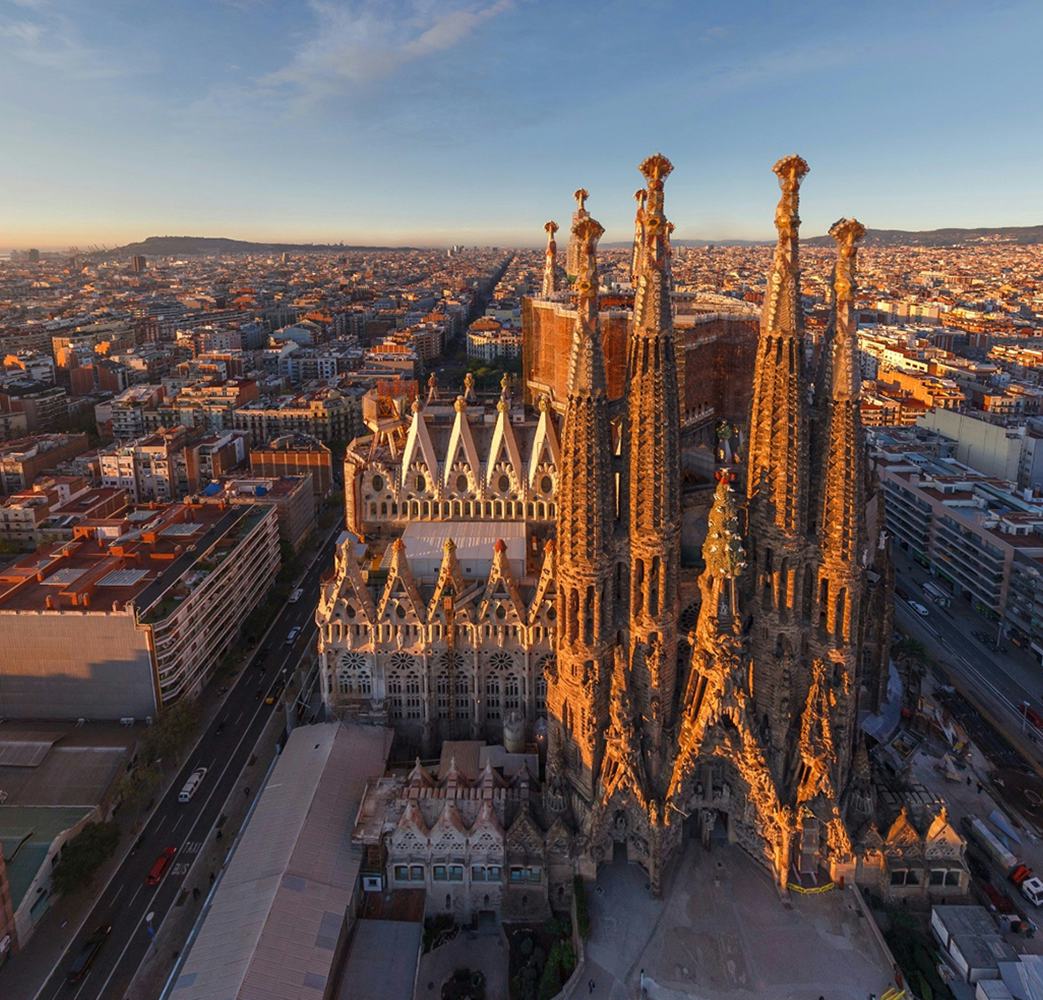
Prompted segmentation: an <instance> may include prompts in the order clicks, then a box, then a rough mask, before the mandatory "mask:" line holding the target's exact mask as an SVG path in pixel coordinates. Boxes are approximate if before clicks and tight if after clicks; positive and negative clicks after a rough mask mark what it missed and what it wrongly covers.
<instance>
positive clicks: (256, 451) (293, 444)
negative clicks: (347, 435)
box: [250, 433, 333, 501]
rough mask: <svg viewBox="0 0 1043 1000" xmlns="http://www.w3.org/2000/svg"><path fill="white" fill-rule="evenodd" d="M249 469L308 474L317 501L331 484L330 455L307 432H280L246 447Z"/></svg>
mask: <svg viewBox="0 0 1043 1000" xmlns="http://www.w3.org/2000/svg"><path fill="white" fill-rule="evenodd" d="M250 472H251V474H253V475H255V476H310V477H311V488H312V492H313V493H314V494H315V498H316V501H318V499H319V498H321V497H325V496H327V495H328V494H329V492H330V490H331V489H332V488H333V455H332V453H331V452H330V449H329V448H328V447H327V446H326V445H325V444H323V443H322V442H321V441H319V440H318V439H317V438H314V437H311V436H310V435H308V434H300V433H290V434H280V435H278V436H277V437H273V438H272V439H271V440H269V441H268V442H267V443H266V444H263V445H259V446H257V447H254V448H251V449H250Z"/></svg>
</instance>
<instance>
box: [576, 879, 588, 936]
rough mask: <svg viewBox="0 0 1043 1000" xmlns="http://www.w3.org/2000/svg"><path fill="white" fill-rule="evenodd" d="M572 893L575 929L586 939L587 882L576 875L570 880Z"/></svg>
mask: <svg viewBox="0 0 1043 1000" xmlns="http://www.w3.org/2000/svg"><path fill="white" fill-rule="evenodd" d="M572 895H573V896H574V897H575V900H576V930H578V931H579V936H580V937H581V938H582V939H583V940H584V941H586V940H587V938H588V937H589V936H590V906H589V904H588V903H587V884H586V882H584V881H583V879H582V878H580V877H579V876H578V875H577V876H576V877H575V878H574V879H573V880H572Z"/></svg>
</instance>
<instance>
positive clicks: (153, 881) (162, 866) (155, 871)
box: [145, 847, 177, 885]
mask: <svg viewBox="0 0 1043 1000" xmlns="http://www.w3.org/2000/svg"><path fill="white" fill-rule="evenodd" d="M175 854H177V848H176V847H164V848H163V853H162V854H160V856H159V857H158V858H156V860H155V861H153V862H152V867H151V868H150V869H149V870H148V875H146V876H145V885H159V883H160V882H162V881H163V876H164V875H166V873H167V869H168V868H169V867H170V862H171V861H173V860H174V855H175Z"/></svg>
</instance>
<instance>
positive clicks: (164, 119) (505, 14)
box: [0, 0, 1043, 249]
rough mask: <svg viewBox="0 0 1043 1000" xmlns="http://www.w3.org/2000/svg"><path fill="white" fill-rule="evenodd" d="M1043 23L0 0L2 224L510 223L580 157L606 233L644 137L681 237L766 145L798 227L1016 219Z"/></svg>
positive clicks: (331, 230) (1033, 167) (463, 238)
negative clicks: (798, 176)
mask: <svg viewBox="0 0 1043 1000" xmlns="http://www.w3.org/2000/svg"><path fill="white" fill-rule="evenodd" d="M885 27H886V30H885ZM1041 32H1043V8H1041V7H1040V5H1039V4H1037V3H1032V2H1029V0H993V2H988V3H981V2H961V0H952V2H943V0H930V2H926V3H923V4H908V3H897V2H882V3H881V4H878V5H873V6H871V7H870V6H867V7H866V8H865V9H861V8H855V9H852V8H849V7H844V6H842V5H836V4H829V3H825V2H821V0H818V2H813V3H809V4H806V5H801V6H799V7H795V6H793V5H784V6H779V5H776V4H773V3H769V2H762V3H754V4H751V5H748V6H744V7H743V8H742V9H741V10H740V9H733V8H731V7H724V6H721V5H719V4H712V3H702V4H699V5H694V4H688V3H682V2H680V0H650V2H648V3H642V4H634V3H627V2H624V0H603V2H598V3H593V2H592V0H585V2H577V3H574V4H553V3H550V2H549V0H439V2H437V3H432V2H431V0H380V2H377V0H285V2H279V3H276V2H274V0H214V2H213V3H210V4H206V5H197V6H196V7H194V8H193V10H192V11H191V13H190V14H188V13H186V11H185V10H184V8H183V6H182V7H177V8H175V7H171V6H170V5H166V4H162V3H158V2H149V0H142V2H140V3H137V4H135V5H133V6H131V5H128V4H127V3H126V2H125V0H98V2H97V3H94V4H91V5H82V4H77V3H75V2H73V0H0V107H2V108H3V110H4V112H5V114H4V119H5V122H6V123H7V136H6V138H7V140H8V142H7V143H6V144H5V155H4V157H3V158H2V160H0V243H3V244H5V245H8V246H10V247H11V248H16V249H27V248H30V247H38V248H40V249H45V248H65V247H68V246H79V247H84V246H89V245H91V244H103V245H107V246H113V245H124V244H126V243H129V242H134V241H137V240H140V239H143V238H144V237H145V236H148V235H158V234H162V233H188V234H191V235H202V236H208V235H212V236H224V237H229V238H235V239H243V240H254V241H268V240H278V241H281V242H295V243H299V242H322V243H326V242H341V241H343V242H354V243H371V244H382V245H393V244H412V245H424V246H444V245H447V244H451V243H457V242H459V243H465V244H468V245H471V244H482V245H503V246H508V245H510V246H533V245H539V244H540V242H541V241H542V236H543V230H542V227H543V223H544V222H545V221H546V220H547V219H549V218H553V219H556V220H557V221H558V222H559V224H561V225H562V226H563V227H564V226H567V223H568V219H569V216H570V214H571V212H572V208H573V203H572V199H571V193H572V191H573V190H574V189H575V188H576V187H579V186H583V187H586V188H587V189H588V190H589V191H590V193H591V196H590V201H589V203H588V206H589V208H590V210H591V212H592V213H593V214H594V215H595V216H596V217H597V218H598V219H599V220H600V221H601V222H602V224H603V225H604V226H605V227H606V230H607V234H606V240H608V241H612V240H626V239H627V238H628V237H629V235H630V232H631V231H632V218H633V207H634V205H633V200H632V193H633V191H634V189H635V187H637V186H638V185H639V184H640V181H641V178H640V175H639V174H638V172H637V164H638V163H639V162H640V161H641V160H642V159H643V158H644V157H645V156H647V155H648V154H649V153H652V152H655V151H661V152H663V153H665V154H666V155H667V156H669V157H670V158H671V160H672V161H673V163H674V166H675V171H674V174H673V176H672V177H671V178H670V181H669V184H668V194H667V212H668V214H669V216H670V217H671V219H672V220H673V221H675V223H676V225H677V230H676V237H677V238H678V239H714V240H724V239H754V240H760V239H770V238H771V236H772V216H773V212H774V205H775V201H776V199H777V185H776V182H775V178H774V176H773V175H772V173H771V165H772V164H773V163H774V161H775V160H776V159H777V158H778V157H780V156H782V155H785V154H787V153H790V152H798V153H800V154H801V155H802V156H804V157H805V158H806V159H807V160H808V162H809V163H810V165H811V173H810V174H809V176H808V178H807V180H806V181H805V184H804V189H803V197H802V202H801V215H802V217H803V220H804V225H803V228H802V231H803V232H804V233H805V234H807V235H819V234H822V233H825V232H826V230H827V229H828V227H829V225H830V224H831V223H832V221H833V220H834V219H836V218H838V217H841V216H845V215H857V216H858V217H859V218H860V219H862V220H863V221H864V222H865V224H866V225H868V226H869V227H870V228H874V229H905V230H923V229H936V228H947V227H967V228H974V227H975V226H980V225H986V226H990V227H991V226H1015V225H1033V224H1034V223H1033V222H1032V220H1033V219H1043V186H1041V185H1039V183H1038V164H1039V162H1040V161H1041V159H1043V129H1040V127H1039V125H1040V124H1041V122H1040V118H1041V112H1040V110H1039V107H1038V103H1033V102H1031V100H1030V99H1029V96H1028V89H1027V88H1028V87H1029V81H1028V80H1027V70H1028V68H1030V67H1032V66H1033V65H1035V60H1036V57H1037V54H1038V53H1037V44H1038V39H1039V37H1040V36H1041ZM649 53H652V54H654V55H653V56H650V55H648V54H649ZM956 53H958V54H960V55H961V57H963V62H961V63H959V64H957V63H956V62H954V60H953V55H954V54H956ZM954 67H955V68H954ZM1012 94H1023V95H1024V99H1023V100H1021V101H1015V100H1012V99H1011V95H1012ZM996 136H999V137H1003V138H1004V141H1003V142H1002V143H1000V142H997V141H994V140H993V139H990V138H989V137H996ZM980 220H984V222H982V221H980ZM273 234H275V235H273Z"/></svg>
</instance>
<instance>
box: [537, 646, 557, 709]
mask: <svg viewBox="0 0 1043 1000" xmlns="http://www.w3.org/2000/svg"><path fill="white" fill-rule="evenodd" d="M553 665H554V654H553V653H547V654H545V655H544V656H541V657H540V662H539V663H538V664H537V666H536V681H535V688H536V692H535V693H536V699H535V700H536V706H535V707H536V718H537V719H545V718H547V674H548V673H550V670H551V668H552V667H553Z"/></svg>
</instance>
